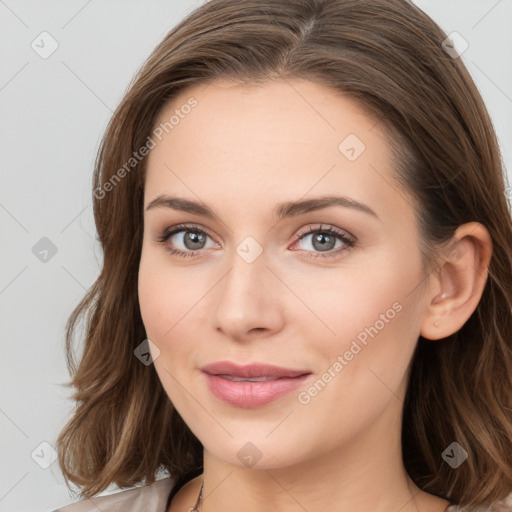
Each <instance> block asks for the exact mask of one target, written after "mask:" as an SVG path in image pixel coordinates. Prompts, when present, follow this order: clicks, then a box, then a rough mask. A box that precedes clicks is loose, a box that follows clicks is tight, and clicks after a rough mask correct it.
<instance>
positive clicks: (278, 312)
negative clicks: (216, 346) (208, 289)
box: [214, 254, 284, 341]
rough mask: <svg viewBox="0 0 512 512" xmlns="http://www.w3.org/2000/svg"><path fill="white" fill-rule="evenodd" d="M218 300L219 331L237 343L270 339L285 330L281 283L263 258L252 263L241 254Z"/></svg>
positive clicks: (216, 304)
mask: <svg viewBox="0 0 512 512" xmlns="http://www.w3.org/2000/svg"><path fill="white" fill-rule="evenodd" d="M232 262H233V265H232V267H231V269H230V270H229V271H228V272H227V274H226V276H225V277H224V279H222V282H221V283H219V286H217V287H216V288H217V291H216V296H215V297H214V304H215V314H214V322H215V328H216V329H217V330H218V331H220V332H222V333H223V334H224V335H225V336H227V337H229V338H232V339H234V340H237V341H244V340H249V339H253V338H254V337H268V336H269V335H272V334H275V333H276V332H278V331H279V330H281V329H282V327H283V324H284V311H283V309H284V308H283V307H282V306H281V302H280V300H282V297H283V295H284V294H283V290H280V286H279V284H280V282H279V280H278V279H277V278H276V276H275V275H274V274H273V272H272V271H271V270H270V269H269V268H268V267H267V265H266V259H265V258H264V257H263V255H261V256H260V257H259V258H257V259H256V260H255V261H253V262H252V263H248V262H246V261H245V260H244V259H243V258H241V257H240V256H239V255H238V254H235V255H234V258H233V260H232Z"/></svg>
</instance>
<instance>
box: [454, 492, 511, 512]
mask: <svg viewBox="0 0 512 512" xmlns="http://www.w3.org/2000/svg"><path fill="white" fill-rule="evenodd" d="M446 512H512V492H511V493H510V494H509V495H508V496H506V497H505V498H503V499H501V500H499V501H496V502H494V503H493V504H492V505H490V506H480V507H472V508H467V507H465V508H463V507H461V506H459V505H451V506H450V507H448V508H447V509H446Z"/></svg>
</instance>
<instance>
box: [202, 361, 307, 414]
mask: <svg viewBox="0 0 512 512" xmlns="http://www.w3.org/2000/svg"><path fill="white" fill-rule="evenodd" d="M201 370H202V371H203V372H204V373H205V376H206V381H207V385H208V388H209V390H210V391H211V392H212V393H213V394H214V395H215V396H216V397H217V398H219V399H220V400H222V401H223V402H226V403H228V404H230V405H234V406H236V407H245V408H252V407H260V406H262V405H265V404H267V403H269V402H271V401H273V400H276V399H277V398H279V397H281V396H283V395H285V394H287V393H289V392H291V391H293V390H294V389H296V388H298V387H299V386H301V385H302V384H303V383H304V381H305V380H306V379H307V377H309V375H311V372H310V371H309V370H294V369H291V368H282V367H279V366H274V365H269V364H259V363H258V364H250V365H246V366H239V365H237V364H235V363H232V362H231V361H219V362H217V363H212V364H209V365H206V366H203V367H202V368H201ZM232 379H235V380H232ZM241 379H268V380H256V381H254V380H253V381H251V380H241Z"/></svg>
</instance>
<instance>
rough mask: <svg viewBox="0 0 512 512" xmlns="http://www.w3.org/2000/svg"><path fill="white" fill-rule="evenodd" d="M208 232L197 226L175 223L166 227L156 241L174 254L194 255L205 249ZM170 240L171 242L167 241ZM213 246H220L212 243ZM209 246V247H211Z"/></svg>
mask: <svg viewBox="0 0 512 512" xmlns="http://www.w3.org/2000/svg"><path fill="white" fill-rule="evenodd" d="M208 238H210V236H209V235H208V233H207V232H206V231H205V230H204V229H202V228H201V227H199V226H195V225H183V224H180V225H177V226H173V227H172V228H169V229H167V230H166V231H165V232H164V233H162V235H161V236H160V237H158V239H157V241H158V242H160V243H161V244H163V245H164V246H165V248H166V250H167V251H168V252H170V253H171V254H174V255H176V256H183V257H196V256H199V253H200V251H201V250H202V249H207V248H208V247H207V246H206V242H207V239H208ZM168 241H170V242H171V243H168ZM212 246H213V247H220V246H219V244H217V243H215V242H214V243H213V245H212ZM212 246H211V247H212Z"/></svg>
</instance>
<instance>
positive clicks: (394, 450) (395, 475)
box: [190, 400, 449, 512]
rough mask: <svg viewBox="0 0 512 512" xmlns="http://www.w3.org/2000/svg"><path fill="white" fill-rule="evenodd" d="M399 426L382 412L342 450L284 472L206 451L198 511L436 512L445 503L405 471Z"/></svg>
mask: <svg viewBox="0 0 512 512" xmlns="http://www.w3.org/2000/svg"><path fill="white" fill-rule="evenodd" d="M397 402H398V404H395V407H398V406H399V405H401V403H400V402H399V400H397ZM397 418H398V420H397ZM400 421H401V419H400V414H398V415H397V414H396V410H395V411H390V413H389V414H386V413H384V414H382V415H381V416H380V417H379V418H378V419H377V420H376V421H375V422H374V423H372V424H371V425H370V426H369V427H367V428H366V430H362V431H359V432H358V433H357V435H356V436H353V437H351V438H350V439H347V440H346V442H345V443H343V445H342V446H339V447H337V448H336V449H334V450H328V451H326V452H325V453H322V454H319V455H317V456H315V457H314V458H310V459H308V460H307V461H303V462H300V463H297V464H294V465H291V466H287V467H278V468H275V467H272V464H271V462H269V463H267V467H259V468H258V466H260V465H259V464H257V465H256V466H254V467H252V468H245V467H240V466H238V465H231V464H228V463H226V462H225V461H223V460H221V459H220V458H218V457H216V456H215V455H214V454H212V453H211V452H209V451H207V450H206V449H205V451H204V472H203V475H202V477H200V479H201V481H202V480H203V479H204V489H203V493H202V497H203V500H202V504H201V507H200V511H201V512H214V511H219V510H222V511H223V512H231V511H233V512H234V511H237V512H238V511H240V510H243V511H244V512H259V511H261V510H273V511H275V512H297V511H299V510H307V511H308V512H317V511H318V512H320V511H325V510H329V511H332V512H338V511H339V512H341V511H347V510H350V511H351V512H363V511H364V512H367V511H368V510H372V511H373V512H389V511H393V512H396V511H398V510H400V512H409V511H410V512H412V511H416V512H417V511H418V510H421V511H422V512H423V511H425V512H441V511H443V510H445V509H446V507H447V506H448V505H449V502H448V501H446V500H443V499H441V498H438V497H437V496H433V495H430V494H427V493H425V492H423V491H421V490H420V489H419V488H418V487H417V486H416V485H414V483H413V482H412V481H411V479H410V478H409V476H408V475H407V472H406V471H405V468H404V466H403V462H402V456H401V453H402V451H401V440H400V432H401V428H400ZM390 432H393V433H396V435H394V436H391V437H390V436H389V433H390ZM260 462H263V459H262V460H261V461H260ZM198 483H200V482H198ZM194 503H195V499H194ZM194 503H191V505H190V506H193V504H194Z"/></svg>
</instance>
